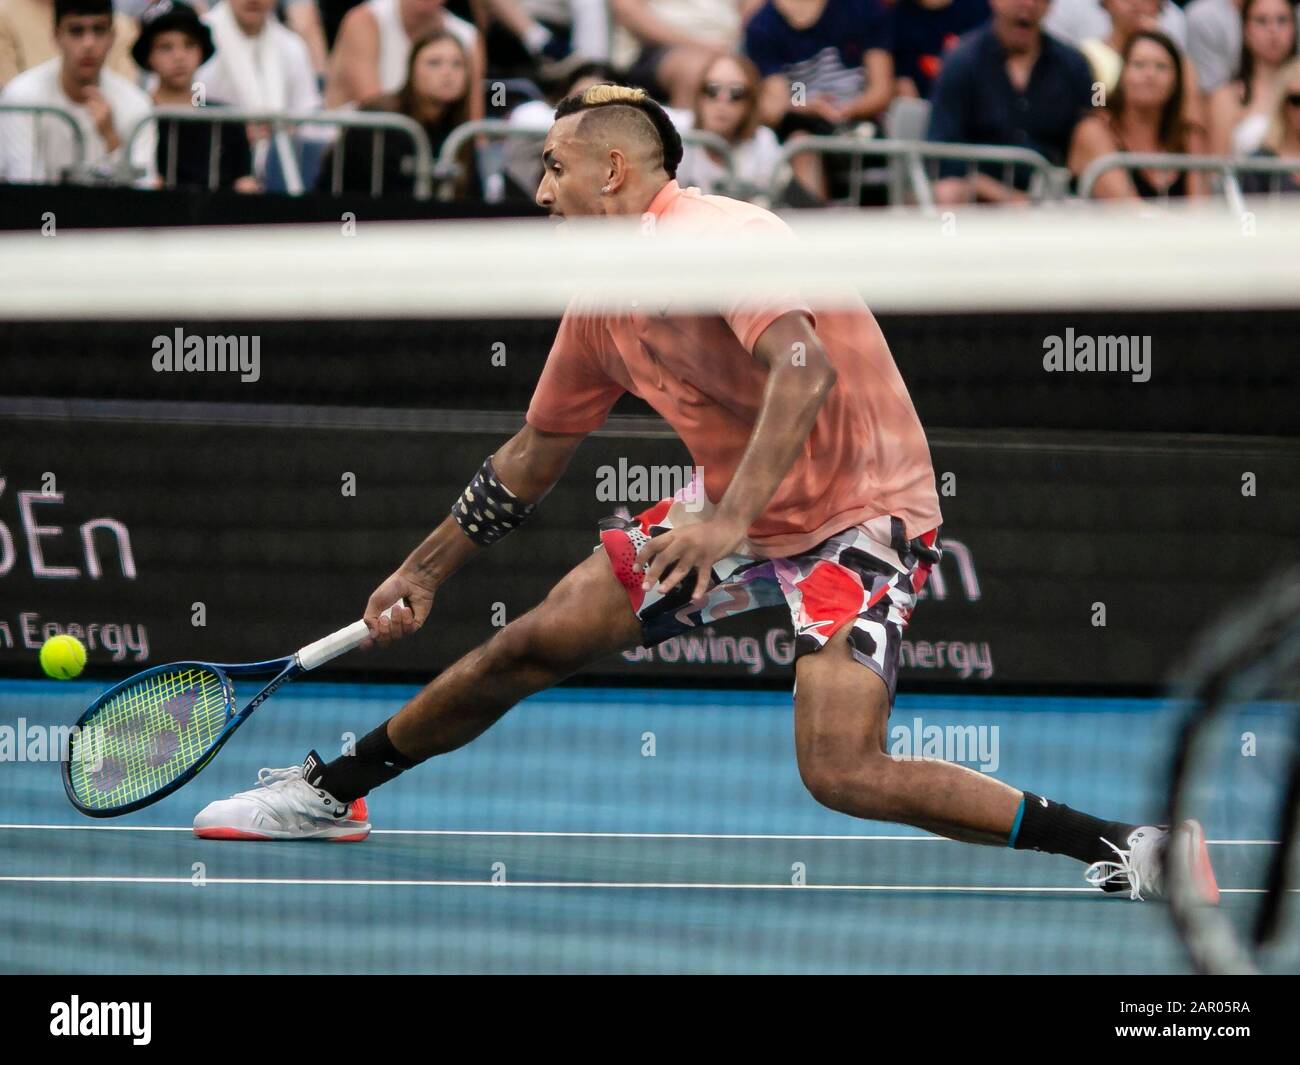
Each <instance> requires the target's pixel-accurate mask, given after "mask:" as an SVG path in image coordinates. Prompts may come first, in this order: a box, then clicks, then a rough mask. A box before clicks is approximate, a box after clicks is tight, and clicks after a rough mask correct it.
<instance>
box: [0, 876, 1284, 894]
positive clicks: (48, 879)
mask: <svg viewBox="0 0 1300 1065" xmlns="http://www.w3.org/2000/svg"><path fill="white" fill-rule="evenodd" d="M0 883H7V884H188V885H193V884H195V880H194V878H193V877H189V876H0ZM202 883H203V885H204V886H207V885H209V884H229V885H243V884H269V885H282V886H287V887H308V886H320V887H445V888H511V887H513V888H588V889H591V888H594V889H603V888H610V889H613V888H634V889H635V888H641V889H646V890H655V891H664V890H672V891H878V892H891V891H894V892H902V893H916V892H942V893H944V894H949V895H962V894H967V895H979V894H989V893H996V894H999V895H1095V894H1096V893H1097V889H1096V888H1095V887H976V886H973V885H951V884H686V883H659V882H655V881H650V882H646V883H637V882H629V881H621V880H606V881H582V880H507V881H502V882H500V883H494V882H493V881H491V880H336V879H320V880H312V879H305V878H298V877H220V876H209V877H204V878H203V881H202ZM1220 893H1221V894H1224V895H1262V894H1264V893H1265V889H1264V888H1221V889H1220ZM1287 893H1288V894H1297V893H1300V888H1288V889H1287Z"/></svg>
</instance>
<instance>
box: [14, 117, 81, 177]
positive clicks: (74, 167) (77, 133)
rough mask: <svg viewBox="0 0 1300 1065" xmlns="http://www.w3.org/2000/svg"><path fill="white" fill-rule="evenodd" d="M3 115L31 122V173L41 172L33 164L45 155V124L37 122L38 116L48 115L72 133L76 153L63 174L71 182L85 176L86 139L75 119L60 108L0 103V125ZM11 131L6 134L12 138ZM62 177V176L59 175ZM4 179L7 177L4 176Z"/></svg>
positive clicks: (40, 168) (41, 169)
mask: <svg viewBox="0 0 1300 1065" xmlns="http://www.w3.org/2000/svg"><path fill="white" fill-rule="evenodd" d="M5 115H17V116H23V115H25V116H27V117H28V118H30V119H31V120H32V153H33V156H34V159H33V164H34V165H33V168H32V169H33V172H34V173H39V172H42V171H43V167H39V168H38V167H37V166H36V165H35V163H37V162H39V161H41V160H43V158H44V153H45V123H44V122H42V121H39V118H38V116H45V115H48V116H49V117H51V118H55V119H58V120H59V121H60V122H63V123H64V124H66V125H67V127H68V128H69V129H70V130H71V131H72V144H73V148H74V150H75V152H76V157H75V159H74V160H73V162H72V164H71V165H70V166H68V167H67V168H66V169H65V171H64V174H66V175H69V176H70V179H71V180H72V181H80V180H83V179H84V177H85V176H86V137H85V134H83V133H82V132H81V126H80V125H79V124H78V123H77V119H76V117H75V116H74V115H73V114H72V113H71V112H70V111H66V110H64V109H63V108H62V107H53V106H50V105H48V104H6V103H0V123H3V122H4V117H3V116H5ZM13 133H14V131H13V130H12V129H9V130H6V134H7V135H9V136H12V135H13ZM60 176H63V175H60ZM5 177H6V178H8V177H9V175H5Z"/></svg>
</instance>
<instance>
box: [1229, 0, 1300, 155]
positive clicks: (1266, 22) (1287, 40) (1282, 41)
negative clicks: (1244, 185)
mask: <svg viewBox="0 0 1300 1065" xmlns="http://www.w3.org/2000/svg"><path fill="white" fill-rule="evenodd" d="M1241 21H1242V32H1241V38H1242V45H1241V61H1240V63H1239V64H1238V67H1237V77H1236V78H1235V79H1234V80H1232V81H1229V82H1226V83H1225V84H1223V85H1220V86H1219V87H1218V88H1217V89H1216V90H1215V91H1214V92H1212V93H1211V94H1210V151H1211V152H1213V153H1214V154H1215V155H1251V154H1253V153H1254V152H1255V151H1257V150H1258V149H1259V147H1260V145H1261V144H1262V143H1263V142H1264V133H1265V131H1266V130H1267V129H1268V122H1269V117H1270V115H1271V113H1272V108H1273V100H1274V97H1275V95H1276V90H1277V85H1278V79H1279V77H1280V73H1281V70H1282V66H1283V64H1285V63H1286V61H1287V60H1288V59H1290V58H1291V56H1293V55H1295V48H1296V12H1295V8H1293V7H1292V6H1291V4H1290V3H1289V2H1288V0H1245V2H1244V3H1243V4H1242V9H1241Z"/></svg>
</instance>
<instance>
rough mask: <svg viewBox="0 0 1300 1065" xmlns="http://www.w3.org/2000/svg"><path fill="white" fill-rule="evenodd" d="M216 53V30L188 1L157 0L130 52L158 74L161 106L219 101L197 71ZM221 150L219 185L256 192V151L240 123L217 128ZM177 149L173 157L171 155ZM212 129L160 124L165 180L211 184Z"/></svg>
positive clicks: (200, 125) (155, 98)
mask: <svg viewBox="0 0 1300 1065" xmlns="http://www.w3.org/2000/svg"><path fill="white" fill-rule="evenodd" d="M215 53H216V47H215V46H214V45H213V43H212V33H211V31H210V30H209V29H208V27H207V26H205V25H204V24H203V22H202V21H200V19H199V16H198V14H197V13H196V12H195V10H194V9H193V8H192V7H190V6H189V5H188V4H182V3H180V2H179V0H159V2H158V3H156V4H154V5H153V6H152V7H149V8H148V9H147V10H145V12H144V13H143V14H142V15H141V16H140V36H139V37H138V38H137V39H136V42H135V45H134V46H133V47H132V49H131V55H132V57H133V58H134V59H135V61H136V63H137V64H139V66H140V68H141V69H142V70H151V71H153V73H154V74H156V75H157V76H158V86H157V88H155V89H154V91H153V102H154V103H155V104H157V105H158V106H159V107H204V106H207V107H211V106H214V105H217V104H219V103H220V102H221V101H219V100H210V99H206V98H204V96H203V94H201V93H197V92H196V91H195V90H196V85H195V81H194V75H195V73H196V72H197V71H198V69H199V67H200V66H201V65H202V64H204V63H206V62H207V61H208V60H209V59H211V58H212V57H213V55H214V54H215ZM219 128H220V130H221V134H220V149H221V150H220V155H219V157H218V163H217V175H216V179H217V185H218V186H219V187H221V188H234V189H236V190H238V191H240V192H257V191H259V187H258V184H257V179H256V178H254V177H253V176H252V168H253V162H252V154H251V153H250V151H249V148H248V137H247V136H246V135H245V133H244V128H243V126H242V125H241V124H239V123H237V122H223V123H222V124H221V126H220V127H219ZM173 152H174V153H175V158H174V159H173ZM211 155H212V134H211V130H210V127H209V126H207V125H206V124H203V123H198V122H177V121H175V120H171V121H167V120H164V121H160V122H159V123H158V154H157V163H158V174H159V176H160V178H161V180H162V182H163V184H165V185H172V184H177V185H201V186H208V185H210V184H211V173H210V166H211V162H212V159H211Z"/></svg>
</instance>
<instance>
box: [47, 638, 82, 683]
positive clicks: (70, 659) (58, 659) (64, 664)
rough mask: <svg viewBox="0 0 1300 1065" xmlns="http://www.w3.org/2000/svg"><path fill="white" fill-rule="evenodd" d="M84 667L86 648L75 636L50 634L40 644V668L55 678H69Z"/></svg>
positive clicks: (48, 675)
mask: <svg viewBox="0 0 1300 1065" xmlns="http://www.w3.org/2000/svg"><path fill="white" fill-rule="evenodd" d="M85 668H86V649H85V647H83V646H82V644H81V641H80V640H78V639H77V638H76V637H75V636H51V637H50V638H49V639H48V640H46V641H45V642H44V643H43V644H42V645H41V669H43V670H45V675H46V676H47V677H53V678H54V679H55V680H71V679H72V678H73V677H75V676H76V675H77V674H78V673H80V672H81V671H82V670H83V669H85Z"/></svg>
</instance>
